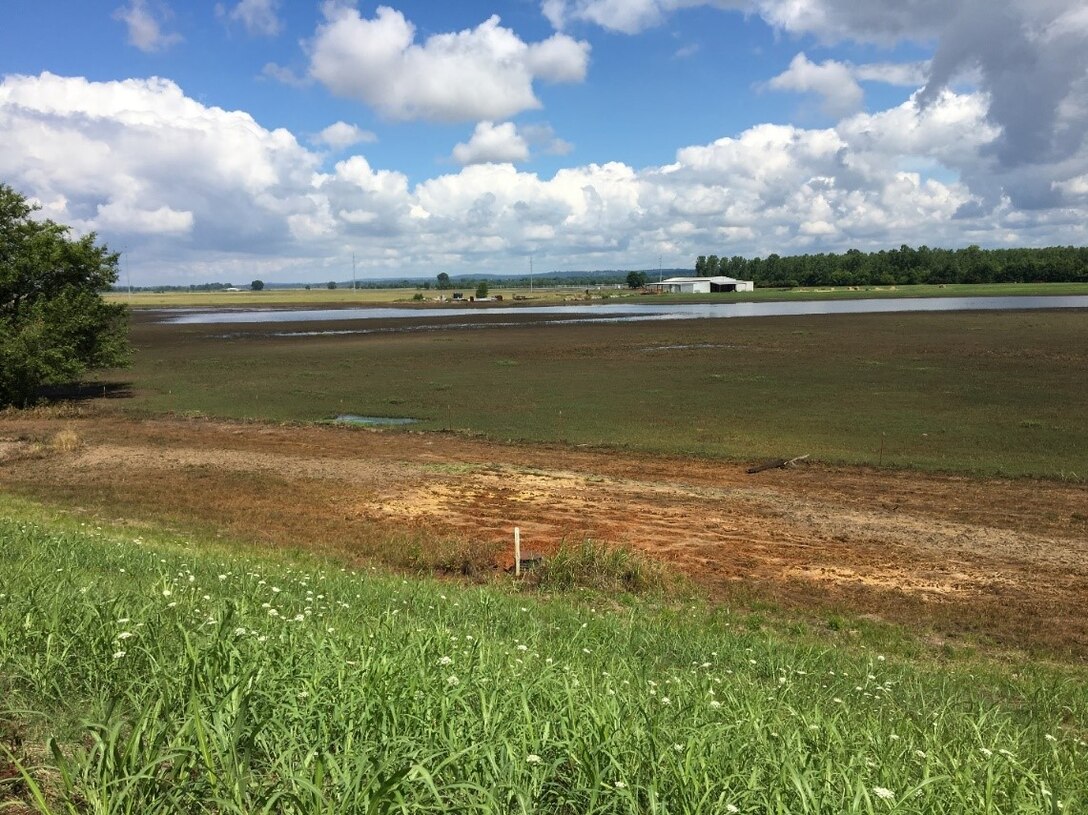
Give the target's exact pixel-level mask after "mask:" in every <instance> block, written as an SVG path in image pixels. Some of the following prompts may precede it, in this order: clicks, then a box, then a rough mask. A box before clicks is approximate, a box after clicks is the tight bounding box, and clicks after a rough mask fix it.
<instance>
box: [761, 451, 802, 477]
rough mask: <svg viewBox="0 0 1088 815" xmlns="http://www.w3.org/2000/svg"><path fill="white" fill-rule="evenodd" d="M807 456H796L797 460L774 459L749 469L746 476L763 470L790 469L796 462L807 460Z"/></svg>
mask: <svg viewBox="0 0 1088 815" xmlns="http://www.w3.org/2000/svg"><path fill="white" fill-rule="evenodd" d="M808 455H809V454H808V453H805V454H804V455H803V456H797V458H776V459H774V460H773V461H766V462H764V463H763V464H757V465H756V466H755V467H749V468H748V475H754V474H755V473H761V472H763V471H764V470H778V469H782V468H784V467H792V466H793V465H794V464H796V463H797V462H798V461H804V460H805V459H806V458H808Z"/></svg>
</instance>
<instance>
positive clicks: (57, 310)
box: [0, 184, 129, 405]
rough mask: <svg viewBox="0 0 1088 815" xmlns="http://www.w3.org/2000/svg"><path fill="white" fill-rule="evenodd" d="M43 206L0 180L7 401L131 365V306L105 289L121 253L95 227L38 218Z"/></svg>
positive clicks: (3, 398) (1, 340)
mask: <svg viewBox="0 0 1088 815" xmlns="http://www.w3.org/2000/svg"><path fill="white" fill-rule="evenodd" d="M36 209H37V207H34V206H32V205H30V204H29V203H28V202H27V200H26V198H25V197H24V196H22V195H20V194H19V193H18V192H16V191H15V190H14V189H12V188H11V187H9V186H7V185H6V184H0V405H5V404H8V405H10V404H15V405H26V404H28V403H30V402H32V401H33V400H34V399H35V398H36V397H37V395H38V393H39V390H40V389H41V387H42V386H43V385H59V384H66V383H70V382H76V381H78V380H79V379H80V378H81V377H82V376H83V374H84V373H86V372H87V371H88V370H92V369H95V368H109V367H114V366H117V365H121V364H124V363H125V362H126V361H127V358H128V354H129V346H128V319H127V309H126V308H125V307H124V306H123V305H115V304H109V303H106V302H105V301H104V300H103V299H102V296H101V295H102V292H105V291H108V290H109V288H110V286H111V284H113V283H114V282H115V281H116V280H117V263H118V258H119V256H118V255H117V254H116V253H114V252H110V251H109V249H108V248H106V247H105V246H102V245H99V244H98V243H97V242H96V240H97V238H96V236H95V235H94V234H93V233H92V234H90V235H85V236H84V237H82V238H73V237H71V236H70V234H69V233H70V231H71V230H70V229H69V228H68V227H66V226H63V225H62V224H58V223H54V222H53V221H50V220H40V219H37V218H35V217H33V213H34V212H35V210H36Z"/></svg>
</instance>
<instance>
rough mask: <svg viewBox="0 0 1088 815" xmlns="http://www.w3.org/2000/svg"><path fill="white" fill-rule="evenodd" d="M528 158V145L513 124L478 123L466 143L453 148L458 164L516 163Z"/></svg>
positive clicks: (454, 158)
mask: <svg viewBox="0 0 1088 815" xmlns="http://www.w3.org/2000/svg"><path fill="white" fill-rule="evenodd" d="M528 158H529V145H528V144H527V143H526V141H525V139H524V138H522V136H521V134H520V133H518V129H517V127H515V126H514V123H513V122H502V123H501V124H498V125H496V124H494V123H493V122H479V123H477V125H476V129H475V130H474V131H473V132H472V138H470V139H469V140H468V142H462V143H460V144H458V145H457V146H456V147H454V148H453V160H454V161H456V162H457V163H458V164H486V163H488V162H493V163H501V162H510V163H516V162H519V161H526V160H527V159H528Z"/></svg>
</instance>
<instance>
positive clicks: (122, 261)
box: [121, 246, 132, 303]
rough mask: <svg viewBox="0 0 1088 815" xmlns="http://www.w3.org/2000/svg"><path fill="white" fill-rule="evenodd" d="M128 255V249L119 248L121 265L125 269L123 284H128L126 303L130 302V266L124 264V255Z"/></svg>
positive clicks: (125, 247)
mask: <svg viewBox="0 0 1088 815" xmlns="http://www.w3.org/2000/svg"><path fill="white" fill-rule="evenodd" d="M127 253H128V247H127V246H122V247H121V265H122V266H124V267H125V282H126V283H127V284H128V301H129V303H131V302H132V264H131V263H126V262H125V261H126V260H127V259H128V258H126V257H125V255H126V254H127Z"/></svg>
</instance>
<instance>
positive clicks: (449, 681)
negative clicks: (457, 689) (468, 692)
mask: <svg viewBox="0 0 1088 815" xmlns="http://www.w3.org/2000/svg"><path fill="white" fill-rule="evenodd" d="M446 684H447V685H449V686H450V687H451V688H452V687H453V686H455V685H460V684H461V680H460V679H458V678H457V677H456V676H449V677H447V679H446Z"/></svg>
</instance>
